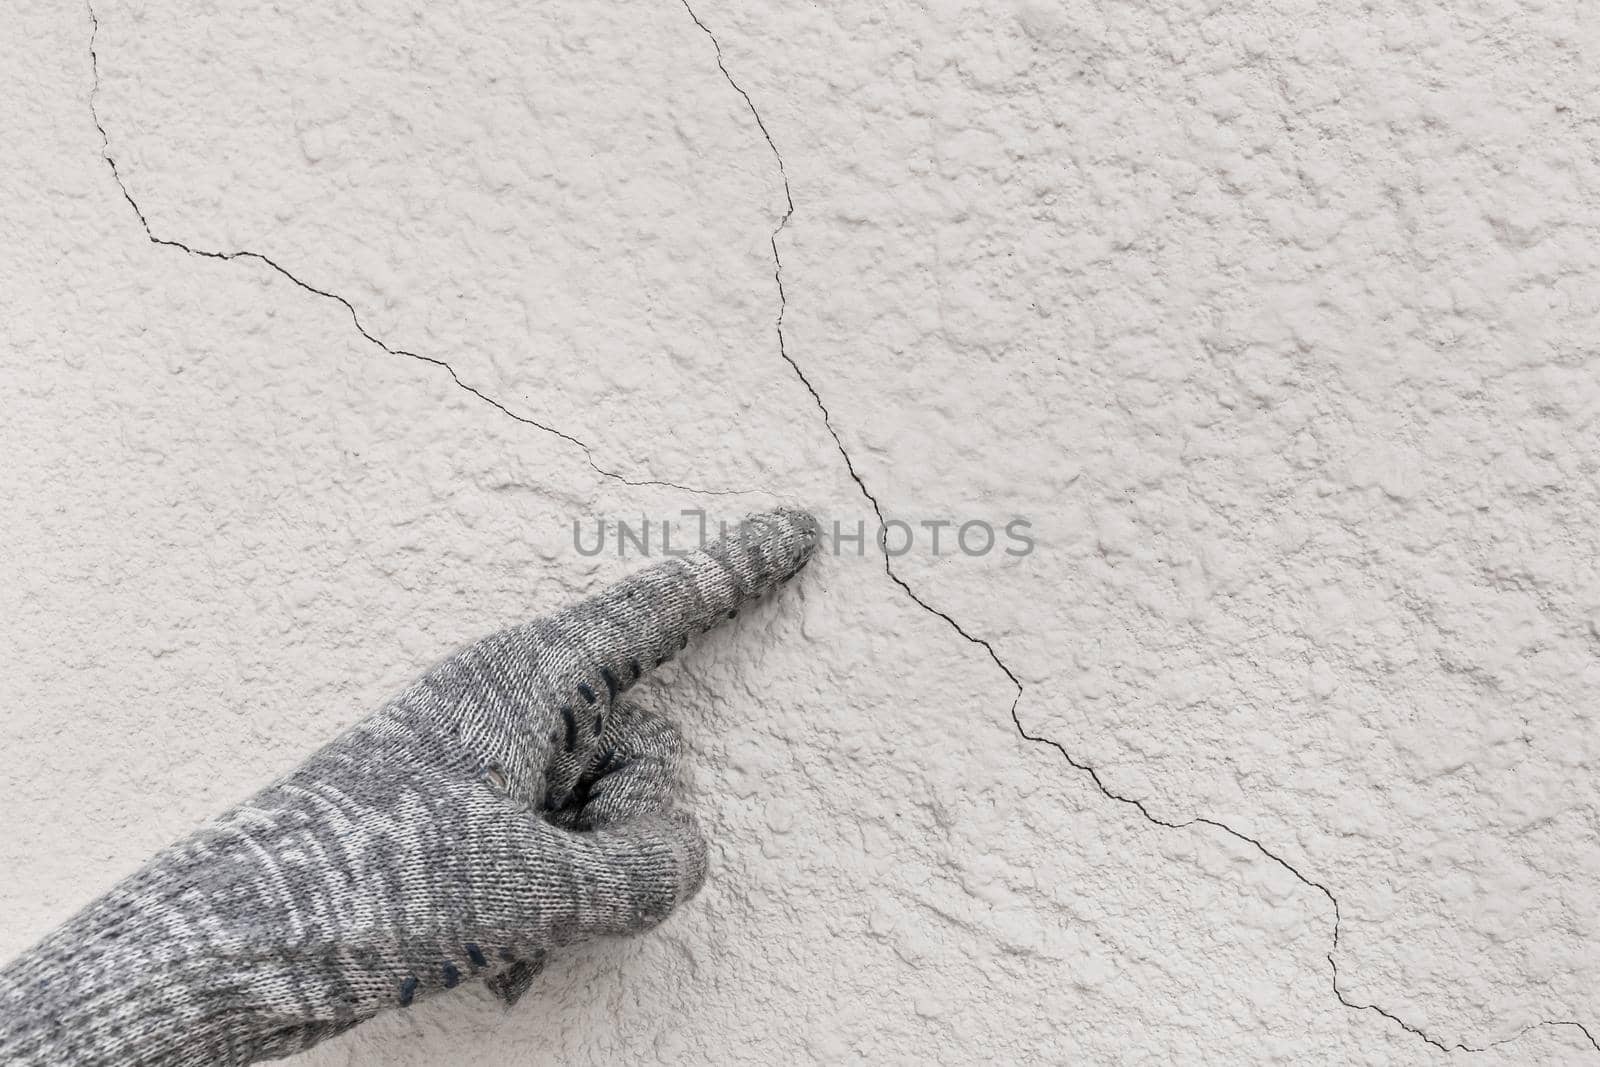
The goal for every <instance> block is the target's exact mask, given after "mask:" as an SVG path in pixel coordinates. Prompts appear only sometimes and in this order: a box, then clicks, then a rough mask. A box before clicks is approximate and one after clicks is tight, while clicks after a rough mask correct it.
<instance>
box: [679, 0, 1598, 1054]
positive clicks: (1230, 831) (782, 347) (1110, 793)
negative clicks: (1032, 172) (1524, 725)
mask: <svg viewBox="0 0 1600 1067" xmlns="http://www.w3.org/2000/svg"><path fill="white" fill-rule="evenodd" d="M680 2H681V3H682V4H683V8H684V10H685V11H687V12H688V13H689V18H691V19H692V20H693V21H694V24H695V25H696V26H698V27H699V28H700V31H701V32H702V33H704V34H705V35H706V37H707V38H708V39H709V40H710V41H711V47H712V49H713V50H714V51H715V53H716V60H717V69H718V70H720V71H721V72H722V76H723V78H725V79H726V80H727V82H728V85H729V86H731V87H732V88H733V90H734V91H735V92H736V93H738V94H739V96H740V97H741V98H742V99H743V100H744V103H745V106H746V107H747V108H749V110H750V117H751V118H753V119H754V120H755V123H756V127H757V128H758V129H759V130H760V131H761V136H762V138H763V139H764V140H765V141H766V143H767V148H768V149H769V150H771V152H772V156H773V158H774V159H775V160H776V161H777V164H778V175H779V177H780V178H781V179H782V181H783V199H784V211H783V215H782V217H781V218H780V219H779V220H778V225H777V227H776V228H774V229H773V231H772V233H771V235H770V238H769V243H770V244H771V246H772V264H773V280H774V281H775V282H776V284H777V289H778V317H777V322H776V331H777V335H778V354H779V356H781V357H782V358H783V361H784V362H785V363H787V364H788V365H789V367H790V368H791V369H792V370H793V371H794V374H795V377H797V378H798V379H799V380H800V384H801V385H803V386H804V387H805V389H806V392H808V393H810V394H811V399H812V400H813V401H814V402H815V403H816V406H817V410H818V411H819V412H821V414H822V423H823V426H824V427H826V429H827V431H828V435H829V436H830V437H832V438H833V443H834V446H835V447H836V448H837V449H838V451H839V456H840V458H841V459H843V460H844V465H845V469H846V470H847V471H848V472H849V474H850V478H851V480H852V481H854V482H855V483H856V488H857V489H859V490H860V491H861V495H862V496H863V497H865V498H866V500H867V502H868V503H869V504H870V505H871V506H872V511H873V514H875V515H876V516H877V518H878V523H879V525H880V526H881V525H883V523H884V515H883V508H882V507H881V506H880V505H879V503H878V498H877V496H876V495H875V494H874V493H873V492H872V490H871V489H869V488H868V487H867V483H866V481H865V480H864V479H863V478H862V476H861V473H860V471H858V470H857V469H856V465H855V462H854V461H853V460H852V459H851V458H850V452H849V450H848V449H846V448H845V445H844V440H843V439H842V438H841V437H840V436H839V431H838V429H837V428H836V427H835V426H834V422H833V416H832V415H831V414H830V413H829V411H828V407H827V405H826V404H824V403H823V400H822V395H821V394H820V393H818V392H817V388H816V386H815V385H813V384H812V382H811V379H810V378H808V377H807V376H806V372H805V371H804V370H803V369H802V368H801V366H800V364H799V363H798V362H797V361H796V360H795V358H794V356H793V355H791V354H790V352H789V349H788V345H787V343H786V340H785V337H784V333H783V319H784V313H785V312H786V311H787V310H788V307H789V301H788V296H787V294H786V293H785V292H784V287H783V259H782V257H781V256H780V254H779V252H778V236H779V235H780V234H781V233H783V231H784V230H785V229H786V228H787V227H788V225H789V220H790V219H791V218H793V217H794V211H795V206H794V194H793V191H792V190H791V189H790V186H789V172H788V169H787V168H786V167H785V166H784V162H783V154H782V153H781V152H779V151H778V146H777V144H776V143H775V142H774V141H773V139H772V133H771V131H770V130H768V129H767V124H766V122H765V121H764V120H763V119H762V117H761V113H760V111H758V110H757V109H756V105H755V101H754V100H752V99H751V98H750V94H749V93H748V92H746V91H745V89H744V87H743V86H742V85H740V84H739V83H738V81H736V80H735V79H734V77H733V75H732V74H731V73H730V72H729V71H728V67H727V64H726V62H725V61H724V59H723V55H722V43H721V42H720V41H718V40H717V36H716V34H714V33H712V32H711V29H710V27H708V26H707V25H706V24H705V22H704V21H702V20H701V18H700V16H699V15H697V14H695V11H694V8H692V7H690V5H689V0H680ZM880 547H881V546H880ZM883 571H884V573H885V574H886V575H888V577H889V580H890V581H892V582H893V583H894V584H895V585H897V586H899V587H900V590H901V592H903V593H904V594H905V595H906V596H907V597H908V598H910V599H911V601H912V602H913V603H915V604H916V605H917V606H918V607H919V608H921V609H922V610H923V611H925V612H927V613H928V614H930V615H935V616H937V617H938V618H940V619H943V620H944V622H945V623H946V624H947V625H948V626H949V627H950V628H951V629H952V630H954V631H955V632H956V633H957V634H958V635H959V636H960V637H961V638H962V639H963V640H965V641H967V642H968V643H970V644H973V645H976V646H978V647H979V648H981V649H983V651H984V652H985V653H986V654H987V655H988V657H989V659H990V660H992V661H993V662H994V665H995V666H996V667H998V668H999V669H1000V671H1001V673H1002V674H1004V675H1005V676H1006V679H1007V680H1008V681H1009V682H1010V683H1011V686H1012V688H1014V689H1015V690H1016V695H1015V697H1013V698H1012V701H1011V722H1012V725H1014V726H1015V727H1016V730H1017V734H1018V735H1019V736H1021V737H1022V738H1023V739H1024V740H1026V741H1029V742H1031V743H1033V744H1037V745H1045V746H1048V747H1050V748H1053V749H1055V750H1056V752H1057V753H1059V754H1060V756H1061V758H1062V759H1064V760H1066V762H1067V763H1068V765H1070V766H1071V767H1072V768H1073V769H1075V770H1077V771H1079V772H1081V773H1083V774H1085V775H1087V776H1088V777H1089V780H1090V781H1092V782H1093V783H1094V786H1095V788H1096V789H1098V790H1099V791H1100V792H1101V793H1102V794H1103V795H1104V796H1105V797H1106V798H1107V799H1109V800H1114V801H1116V802H1117V803H1119V804H1124V805H1127V806H1129V807H1131V808H1134V809H1135V810H1137V811H1138V813H1139V814H1140V815H1141V816H1143V817H1144V819H1145V820H1146V821H1147V822H1150V823H1153V824H1154V825H1156V826H1160V827H1162V828H1163V829H1167V830H1184V829H1188V828H1190V827H1194V826H1209V827H1211V828H1213V829H1215V830H1219V831H1221V832H1222V833H1224V834H1227V835H1228V836H1230V837H1232V838H1234V839H1236V840H1238V841H1241V842H1244V843H1245V844H1248V845H1250V846H1251V847H1252V848H1254V849H1255V850H1256V851H1257V852H1259V853H1260V854H1261V855H1262V856H1263V857H1265V858H1266V859H1268V860H1270V861H1271V862H1273V863H1275V864H1277V865H1278V866H1279V867H1281V868H1283V869H1284V870H1285V871H1287V872H1289V874H1291V875H1293V876H1294V877H1295V879H1297V880H1298V881H1299V882H1301V883H1302V884H1303V885H1306V886H1308V887H1310V888H1312V889H1315V890H1316V891H1317V892H1318V893H1320V894H1322V896H1324V897H1326V898H1327V901H1328V903H1329V904H1330V905H1332V907H1333V942H1332V944H1331V946H1330V947H1329V949H1328V954H1327V960H1328V967H1329V969H1330V971H1331V978H1332V988H1333V995H1334V996H1335V997H1336V998H1337V999H1338V1001H1339V1003H1340V1004H1342V1005H1344V1006H1345V1007H1346V1008H1349V1009H1351V1010H1354V1011H1370V1012H1374V1013H1376V1014H1377V1015H1380V1016H1382V1017H1383V1018H1385V1019H1387V1020H1388V1021H1389V1022H1391V1023H1394V1024H1395V1025H1396V1026H1399V1027H1400V1028H1401V1029H1403V1030H1405V1031H1406V1032H1407V1033H1410V1034H1413V1035H1415V1036H1416V1037H1418V1038H1420V1039H1421V1040H1422V1041H1425V1042H1426V1043H1428V1044H1429V1045H1432V1046H1433V1047H1434V1048H1436V1049H1438V1050H1440V1051H1441V1052H1486V1051H1488V1050H1490V1049H1493V1048H1497V1047H1499V1046H1501V1045H1505V1044H1508V1043H1510V1042H1512V1041H1515V1040H1517V1039H1518V1038H1520V1037H1522V1036H1523V1035H1524V1034H1527V1033H1528V1032H1529V1031H1532V1030H1537V1029H1540V1028H1541V1027H1573V1028H1576V1029H1577V1030H1578V1031H1579V1032H1580V1033H1582V1034H1583V1036H1584V1037H1585V1038H1586V1039H1587V1040H1588V1042H1589V1044H1590V1045H1591V1046H1593V1047H1594V1049H1595V1051H1597V1052H1600V1041H1597V1040H1596V1039H1595V1036H1594V1034H1592V1033H1591V1032H1590V1031H1589V1029H1588V1028H1587V1027H1586V1026H1584V1025H1583V1024H1582V1023H1580V1022H1575V1021H1572V1020H1565V1019H1541V1020H1540V1021H1538V1022H1536V1023H1530V1024H1528V1025H1527V1026H1524V1027H1523V1028H1522V1029H1520V1030H1518V1031H1516V1032H1515V1033H1513V1034H1511V1035H1510V1036H1509V1037H1505V1038H1501V1039H1500V1040H1498V1041H1493V1042H1490V1043H1489V1044H1487V1045H1481V1046H1479V1045H1468V1044H1465V1043H1462V1042H1455V1043H1453V1044H1446V1043H1445V1042H1444V1041H1441V1040H1440V1039H1438V1038H1436V1037H1434V1036H1432V1035H1431V1034H1429V1033H1427V1032H1426V1031H1424V1030H1422V1029H1421V1028H1420V1027H1417V1026H1414V1025H1412V1024H1411V1023H1408V1022H1406V1021H1405V1020H1404V1019H1402V1018H1401V1017H1400V1016H1398V1015H1396V1014H1395V1013H1394V1012H1392V1011H1389V1010H1388V1009H1386V1008H1383V1007H1381V1006H1379V1005H1377V1004H1362V1003H1360V1002H1358V1001H1354V1000H1351V999H1349V998H1348V997H1347V996H1345V994H1344V991H1343V990H1342V989H1340V987H1339V964H1338V962H1337V960H1336V959H1335V956H1336V954H1337V953H1338V951H1339V935H1340V926H1341V921H1342V915H1341V912H1340V908H1339V898H1338V897H1336V896H1334V894H1333V891H1332V890H1330V889H1329V888H1328V887H1327V886H1326V885H1325V884H1323V883H1322V882H1319V881H1316V880H1315V879H1313V878H1310V877H1308V876H1306V875H1305V874H1303V873H1301V872H1300V870H1299V869H1298V868H1296V867H1295V866H1294V865H1293V864H1291V863H1290V862H1289V861H1288V860H1286V859H1284V858H1283V857H1282V856H1279V855H1278V854H1277V853H1275V852H1273V851H1272V850H1271V849H1269V848H1267V847H1266V846H1265V845H1263V844H1262V843H1261V842H1260V841H1258V840H1257V839H1255V838H1253V837H1251V836H1250V835H1248V834H1245V833H1241V832H1240V831H1238V830H1236V829H1234V828H1233V827H1231V826H1229V825H1228V824H1227V823H1224V822H1221V821H1219V820H1217V819H1212V818H1208V817H1206V816H1203V815H1197V816H1194V817H1193V818H1190V819H1187V820H1185V821H1183V822H1171V821H1169V820H1166V819H1163V818H1161V817H1160V816H1157V815H1155V814H1153V813H1152V812H1151V811H1150V809H1149V808H1148V807H1147V806H1146V805H1145V803H1144V801H1142V800H1140V799H1139V798H1137V797H1130V796H1126V795H1124V794H1122V793H1118V792H1116V791H1115V790H1113V789H1111V788H1110V787H1109V786H1107V785H1106V783H1105V781H1104V780H1103V779H1102V778H1101V777H1100V772H1099V771H1097V770H1096V769H1095V768H1094V766H1093V765H1092V764H1089V763H1086V762H1084V761H1083V760H1080V759H1078V758H1077V757H1075V756H1073V754H1072V753H1071V751H1069V750H1068V749H1067V747H1066V746H1065V745H1064V744H1062V743H1061V742H1060V741H1057V740H1055V739H1054V738H1051V737H1047V736H1045V735H1043V734H1034V733H1029V732H1028V729H1027V727H1025V726H1023V724H1022V718H1021V716H1020V715H1019V714H1018V710H1017V709H1018V705H1020V704H1021V702H1022V697H1023V693H1024V691H1025V687H1024V686H1023V684H1022V681H1021V679H1019V678H1018V677H1017V674H1016V672H1015V671H1013V670H1012V669H1011V668H1010V667H1009V666H1007V665H1006V662H1005V660H1003V659H1002V658H1001V657H1000V653H999V652H997V651H996V650H995V647H994V645H993V644H992V643H991V642H989V641H988V640H986V639H984V638H982V637H979V636H976V635H975V634H973V633H971V632H970V631H968V630H967V629H966V627H964V626H962V625H961V623H959V622H957V621H956V620H955V619H954V618H952V617H951V616H950V615H949V614H947V613H945V612H943V611H940V610H939V609H938V608H936V607H934V606H933V605H931V604H929V603H928V602H927V601H926V600H924V599H923V598H922V596H921V595H920V594H918V593H917V591H916V590H915V589H913V588H912V587H911V585H910V584H908V583H907V582H906V580H905V579H904V578H902V577H901V576H900V575H899V574H896V573H895V570H894V566H893V565H892V564H891V563H890V560H889V554H888V552H887V551H885V552H884V555H883Z"/></svg>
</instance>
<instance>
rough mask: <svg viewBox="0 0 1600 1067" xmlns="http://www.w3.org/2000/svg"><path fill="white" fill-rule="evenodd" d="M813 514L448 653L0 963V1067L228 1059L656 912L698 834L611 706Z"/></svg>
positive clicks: (665, 907)
mask: <svg viewBox="0 0 1600 1067" xmlns="http://www.w3.org/2000/svg"><path fill="white" fill-rule="evenodd" d="M816 543H817V527H816V523H815V521H814V520H813V519H812V518H811V517H810V516H809V515H806V514H804V513H801V512H795V511H774V512H769V513H765V514H762V515H756V516H752V517H750V518H749V519H746V520H745V522H744V523H743V524H741V525H740V527H739V528H738V529H737V530H736V531H734V532H733V533H731V534H730V535H728V536H727V537H725V538H724V539H723V540H721V541H719V542H716V543H715V544H713V545H711V546H709V547H708V548H705V549H703V550H701V551H699V552H695V553H692V554H690V555H688V556H685V557H682V558H671V559H667V560H664V561H662V562H660V563H657V564H655V565H652V566H650V567H648V568H646V569H644V570H642V571H640V572H638V573H636V574H634V575H633V576H631V577H629V578H626V579H624V580H623V581H622V582H620V583H619V584H617V585H615V586H612V587H611V588H609V589H607V590H605V591H604V592H602V593H600V594H599V595H597V596H595V597H593V598H591V599H588V600H585V601H583V602H581V603H579V604H577V605H575V606H573V607H570V608H568V609H566V610H563V611H560V612H557V613H555V614H553V615H550V616H547V617H545V618H542V619H539V620H536V621H534V622H531V623H528V624H526V625H522V626H518V627H514V628H512V629H509V630H505V631H502V632H500V633H497V634H494V635H492V636H490V637H488V638H485V639H484V640H482V641H479V642H478V643H477V644H474V645H471V646H469V647H467V648H464V649H462V650H461V651H459V652H457V653H455V654H454V655H452V656H450V657H449V658H448V659H446V660H445V661H444V662H442V663H440V664H439V665H438V666H437V667H435V668H434V669H433V670H431V671H429V672H428V673H427V674H426V675H425V676H424V677H423V678H421V679H420V680H419V681H417V682H416V683H415V684H414V685H412V686H411V687H410V688H409V689H407V690H406V691H405V692H404V693H402V694H401V695H400V696H399V697H397V698H396V699H394V700H393V701H391V702H390V703H389V704H387V705H385V706H384V707H383V708H381V709H380V710H378V711H377V712H376V713H374V714H373V715H371V716H369V717H368V718H366V719H365V720H363V721H362V722H360V723H358V724H357V725H356V726H354V727H353V728H351V729H350V730H349V731H347V732H346V733H345V734H343V735H342V736H340V737H339V738H338V739H336V740H335V741H333V742H332V743H331V744H329V745H328V746H327V747H325V748H323V749H322V750H321V751H319V752H317V753H316V754H315V755H313V756H312V757H311V758H310V759H309V760H307V761H306V762H305V763H304V764H302V765H301V766H300V767H299V768H297V769H296V770H295V771H293V772H292V773H291V774H289V775H288V776H287V777H285V778H283V779H281V780H280V781H278V782H276V783H275V784H273V785H271V786H269V787H268V788H266V789H265V790H263V791H261V792H260V793H258V794H256V795H255V796H254V797H252V798H251V799H250V800H248V801H246V802H245V803H243V804H241V805H240V806H239V807H237V808H235V809H234V810H232V811H230V812H228V813H227V814H225V815H223V816H221V817H220V818H219V819H217V820H216V821H215V822H213V823H211V824H209V825H207V826H205V827H203V828H201V829H200V830H198V831H197V832H195V833H194V834H193V835H192V836H190V837H189V838H187V839H185V840H183V841H180V842H179V843H177V844H175V845H173V846H171V847H170V848H168V849H166V850H165V851H163V852H161V853H160V854H159V855H157V856H156V857H155V858H154V859H153V860H151V861H150V862H149V863H148V864H147V865H146V866H144V867H143V868H142V869H141V870H139V871H138V872H137V873H135V874H134V875H132V876H131V877H129V878H128V879H127V880H126V881H124V882H122V883H121V884H119V885H117V886H116V887H114V888H113V889H112V890H111V891H110V892H108V893H107V894H106V895H105V896H103V897H101V898H100V899H99V900H97V901H95V902H94V903H92V904H90V905H89V906H88V907H87V908H85V909H84V910H83V911H82V912H80V913H79V914H78V915H77V916H75V917H74V918H72V919H70V920H68V921H67V922H66V923H65V924H64V925H62V926H61V927H60V928H59V929H57V930H56V931H55V932H54V933H52V934H50V935H49V936H48V937H46V938H45V939H44V940H43V941H42V942H40V943H39V944H38V945H37V946H35V947H34V948H33V949H31V950H29V951H28V952H26V953H24V954H23V955H22V956H21V957H20V958H18V959H17V960H15V961H13V962H12V963H11V964H10V965H9V966H8V967H6V968H5V969H4V970H3V971H0V1062H3V1063H5V1064H50V1065H52V1067H56V1065H61V1064H94V1065H99V1064H140V1065H149V1067H180V1065H189V1064H195V1065H200V1064H205V1065H212V1064H246V1063H252V1062H255V1061H258V1060H262V1059H271V1058H275V1057H278V1056H284V1055H288V1054H290V1053H294V1052H299V1051H301V1050H303V1049H306V1048H309V1047H310V1046H312V1045H313V1044H315V1043H317V1042H318V1041H321V1040H323V1039H325V1038H327V1037H330V1036H332V1035H334V1034H338V1033H340V1032H342V1031H344V1030H347V1029H349V1028H350V1027H351V1026H354V1025H355V1024H357V1023H359V1022H361V1021H363V1020H365V1019H368V1018H370V1017H371V1016H373V1015H375V1014H377V1013H378V1012H380V1011H383V1010H384V1009H386V1008H390V1007H394V1006H397V1005H398V1006H404V1005H407V1004H410V1003H412V1002H413V1001H415V1000H418V999H421V998H422V997H425V996H427V995H429V994H431V993H434V992H437V991H439V990H443V989H449V988H451V987H453V986H455V985H457V984H459V983H461V982H466V981H470V980H473V979H480V978H481V979H485V980H487V981H488V983H489V984H490V987H491V988H492V989H494V991H495V992H496V993H497V994H498V995H500V996H501V997H502V998H503V999H505V1000H506V1001H507V1002H508V1003H510V1002H514V1001H515V1000H516V998H517V997H518V996H519V995H520V994H521V993H522V992H523V991H524V990H525V989H526V988H527V987H528V984H529V983H530V982H531V981H532V980H533V977H534V975H535V974H536V973H537V971H538V969H539V967H540V966H541V965H542V964H543V961H544V958H545V956H546V954H547V952H548V951H549V950H550V949H552V948H555V947H558V946H562V945H567V944H571V943H573V942H576V941H579V940H582V939H584V938H588V937H593V936H597V935H607V934H611V935H616V934H631V933H636V932H638V931H641V930H644V929H646V928H648V927H650V926H653V925H654V924H656V923H658V922H660V921H661V919H662V918H664V917H665V916H666V915H667V914H668V913H669V912H670V911H672V909H673V908H674V907H675V906H677V905H678V904H680V903H682V902H683V901H684V900H685V899H687V898H688V897H690V896H691V895H693V894H694V893H695V891H696V890H697V889H698V888H699V886H700V883H701V881H702V879H703V877H704V874H705V863H706V858H705V856H706V854H705V843H704V840H703V838H702V837H701V834H700V830H699V827H698V825H697V824H696V822H695V821H694V819H693V818H692V817H691V816H690V815H688V814H687V813H686V812H683V811H682V810H679V809H677V808H675V807H674V806H673V796H674V789H673V782H674V779H675V777H676V774H675V770H676V765H677V762H678V757H679V742H678V735H677V733H676V731H675V730H674V729H673V727H672V726H671V725H670V724H669V723H667V722H666V721H665V720H662V719H660V718H658V717H656V716H654V715H652V714H650V713H648V712H646V711H644V710H643V709H641V708H639V707H637V706H635V705H633V704H630V703H628V702H626V701H623V700H621V699H620V696H621V694H622V692H623V691H624V690H625V689H627V688H628V687H629V686H631V685H632V684H633V683H635V682H637V681H638V680H639V678H640V677H641V675H643V674H644V673H645V672H646V671H647V670H649V669H650V668H651V667H653V666H656V665H659V664H660V663H662V662H664V661H666V660H668V659H670V658H671V657H672V656H673V654H674V653H676V652H677V651H679V650H680V649H682V648H683V647H685V645H686V644H687V643H688V640H689V637H690V636H691V635H693V634H696V633H701V632H704V631H705V630H707V629H708V628H710V627H711V626H713V625H714V624H716V623H717V622H719V621H720V620H722V619H724V618H731V617H732V616H733V615H735V614H737V609H738V607H739V606H740V605H741V604H742V603H744V602H745V601H747V600H749V599H750V598H753V597H757V596H760V595H762V594H764V593H766V592H769V591H770V590H772V589H774V588H776V587H777V586H779V585H781V584H782V583H784V582H786V581H787V580H788V579H790V578H792V577H794V575H795V574H796V573H797V572H798V571H799V570H800V568H801V567H803V566H804V565H805V563H806V561H807V560H808V559H809V558H810V556H811V554H812V552H813V551H814V550H815V547H816Z"/></svg>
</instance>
